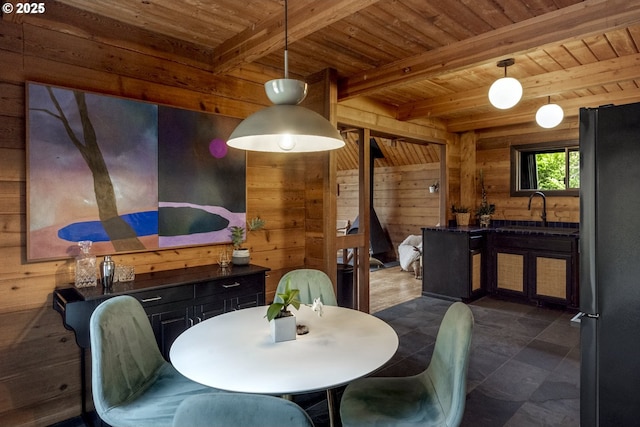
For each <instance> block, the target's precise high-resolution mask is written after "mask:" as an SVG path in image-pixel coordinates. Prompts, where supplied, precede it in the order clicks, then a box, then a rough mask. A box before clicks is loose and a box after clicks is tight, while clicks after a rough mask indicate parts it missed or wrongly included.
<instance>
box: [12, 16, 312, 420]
mask: <svg viewBox="0 0 640 427" xmlns="http://www.w3.org/2000/svg"><path fill="white" fill-rule="evenodd" d="M49 12H50V13H49ZM56 16H57V14H56V9H55V7H54V5H53V4H52V7H51V8H50V9H49V8H48V14H47V15H46V16H42V17H40V18H39V19H38V20H36V21H33V22H32V23H12V22H8V21H7V20H0V40H1V43H0V63H1V64H2V66H1V71H0V259H2V262H1V263H0V360H1V361H2V362H1V363H0V424H2V425H11V426H21V425H24V426H44V425H49V424H52V423H55V422H58V421H61V420H64V419H68V418H71V417H74V416H77V415H79V413H80V362H79V360H80V359H79V349H78V347H77V346H76V344H75V341H74V336H73V333H71V332H70V331H67V330H65V329H64V328H63V326H62V321H61V318H60V316H59V315H58V313H56V312H55V311H54V310H53V309H52V308H51V304H52V292H53V290H54V289H55V288H56V287H61V286H66V284H67V283H69V282H71V281H72V278H73V276H72V267H73V262H72V260H58V261H48V262H38V263H27V262H26V261H25V253H26V248H25V242H26V238H25V227H26V199H25V193H26V164H25V158H26V156H25V149H26V146H25V82H27V81H37V82H41V83H47V84H53V85H60V86H67V87H72V88H77V89H82V90H86V91H92V92H97V93H103V94H109V95H114V96H122V97H125V98H131V99H139V100H148V101H150V102H155V103H159V104H166V105H171V106H175V107H180V108H187V109H194V110H199V111H207V112H211V113H219V114H223V115H228V116H233V117H245V116H247V115H248V114H250V113H252V112H253V111H256V110H257V109H259V108H262V107H263V106H265V105H268V104H269V102H268V100H267V99H266V96H265V95H264V90H263V87H262V83H263V82H264V81H265V80H267V79H269V78H273V77H277V76H278V73H277V72H274V71H269V70H266V69H252V68H251V67H246V68H244V69H243V70H240V71H239V72H237V73H236V74H235V75H234V76H214V75H212V74H211V73H209V72H206V71H203V70H204V68H205V67H204V66H203V67H202V68H200V67H199V66H198V63H197V59H196V60H193V61H188V62H189V63H188V64H185V63H184V61H182V62H178V61H173V60H171V58H170V56H168V55H166V54H161V53H159V52H154V51H153V50H152V49H151V48H149V46H154V43H159V41H158V40H153V39H152V38H151V36H150V35H147V34H144V33H141V32H140V31H138V30H135V31H134V30H133V29H128V28H126V27H122V26H114V25H115V24H114V23H113V22H109V21H108V20H106V19H104V18H100V17H95V16H94V17H87V16H86V14H80V15H77V14H76V15H74V14H66V15H65V14H61V16H60V21H55V20H54V18H55V17H56ZM88 25H90V26H91V31H87V28H86V27H87V26H88ZM114 33H117V34H118V35H122V37H123V38H124V39H126V38H127V37H130V38H129V39H127V40H125V41H123V39H118V40H117V41H116V40H115V39H113V38H111V37H109V35H111V34H114ZM145 37H147V38H145ZM194 57H196V58H197V55H196V54H194ZM305 161H306V159H305V158H304V157H298V158H295V159H294V158H293V157H291V156H286V155H276V154H257V153H250V154H248V159H247V210H248V212H247V214H248V216H249V217H252V216H260V217H262V218H264V219H265V220H266V221H267V224H266V227H265V229H264V230H261V231H258V232H254V233H250V234H249V236H248V245H249V246H250V248H251V249H252V251H253V252H252V262H254V263H256V264H260V265H264V266H266V267H269V268H271V269H272V271H271V272H270V273H269V277H268V279H267V300H269V298H272V297H273V292H274V290H275V286H276V284H277V281H278V280H279V278H280V276H281V275H282V274H283V273H284V272H286V271H288V270H290V269H293V268H296V267H299V266H302V265H304V263H305V259H304V253H305V250H304V249H305V222H306V212H305V209H306V208H307V206H306V204H305V199H306V197H307V189H306V188H305V178H306V176H307V168H306V165H305ZM220 249H221V247H220V246H199V247H191V248H180V249H172V250H163V251H153V252H139V253H133V254H127V255H117V256H115V257H114V259H115V261H116V262H117V263H127V264H131V265H134V266H135V268H136V271H137V272H139V273H142V272H147V271H150V270H161V269H171V268H180V267H185V266H195V265H202V264H209V263H213V262H215V260H216V259H217V254H218V252H219V250H220Z"/></svg>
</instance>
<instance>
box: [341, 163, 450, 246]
mask: <svg viewBox="0 0 640 427" xmlns="http://www.w3.org/2000/svg"><path fill="white" fill-rule="evenodd" d="M439 179H440V162H437V163H427V164H417V165H406V166H397V167H395V166H392V167H389V166H388V167H377V168H375V172H374V175H373V181H374V188H373V207H374V209H375V211H376V213H377V214H378V219H379V220H380V223H381V224H382V227H383V229H384V230H385V231H386V232H387V234H388V235H389V237H390V239H391V243H392V245H393V248H394V250H395V252H396V256H397V255H398V254H397V248H398V245H399V244H400V243H401V242H402V241H403V240H404V239H405V238H406V237H407V236H408V235H410V234H417V235H420V234H422V231H421V227H424V226H427V225H436V224H438V223H439V221H440V219H439V218H440V197H441V193H439V192H438V193H429V189H428V188H429V186H430V185H432V184H433V183H434V182H436V181H439ZM338 188H339V193H338V199H337V200H338V219H348V220H350V221H351V222H353V221H354V219H355V218H356V216H357V215H358V171H357V170H348V171H339V172H338Z"/></svg>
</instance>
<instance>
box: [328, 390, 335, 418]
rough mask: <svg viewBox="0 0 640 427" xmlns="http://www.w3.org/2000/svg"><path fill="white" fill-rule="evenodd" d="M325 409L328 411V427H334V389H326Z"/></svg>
mask: <svg viewBox="0 0 640 427" xmlns="http://www.w3.org/2000/svg"><path fill="white" fill-rule="evenodd" d="M327 407H328V410H329V426H331V427H334V426H335V425H336V415H337V414H336V405H335V392H334V389H332V388H328V389H327Z"/></svg>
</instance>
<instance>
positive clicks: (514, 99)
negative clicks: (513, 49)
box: [489, 58, 522, 110]
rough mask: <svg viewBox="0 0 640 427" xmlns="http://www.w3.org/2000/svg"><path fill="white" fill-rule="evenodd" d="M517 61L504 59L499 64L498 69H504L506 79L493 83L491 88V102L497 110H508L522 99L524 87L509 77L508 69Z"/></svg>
mask: <svg viewBox="0 0 640 427" xmlns="http://www.w3.org/2000/svg"><path fill="white" fill-rule="evenodd" d="M515 62H516V61H515V59H513V58H509V59H503V60H502V61H499V62H498V67H502V68H504V77H502V78H501V79H498V80H496V81H495V82H493V84H492V85H491V87H490V88H489V102H491V105H493V106H494V107H496V108H499V109H501V110H506V109H509V108H511V107H513V106H514V105H516V104H517V103H518V102H520V99H521V98H522V85H521V84H520V82H519V81H518V80H516V79H514V78H513V77H507V67H508V66H510V65H513V64H515Z"/></svg>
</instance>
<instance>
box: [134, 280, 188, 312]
mask: <svg viewBox="0 0 640 427" xmlns="http://www.w3.org/2000/svg"><path fill="white" fill-rule="evenodd" d="M130 295H131V296H132V297H135V298H136V299H137V300H138V301H140V303H141V304H142V306H143V307H153V306H156V305H160V304H167V303H175V302H178V301H189V300H192V299H193V285H184V286H172V287H168V288H158V289H153V290H149V291H142V292H132V293H131V294H130Z"/></svg>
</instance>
